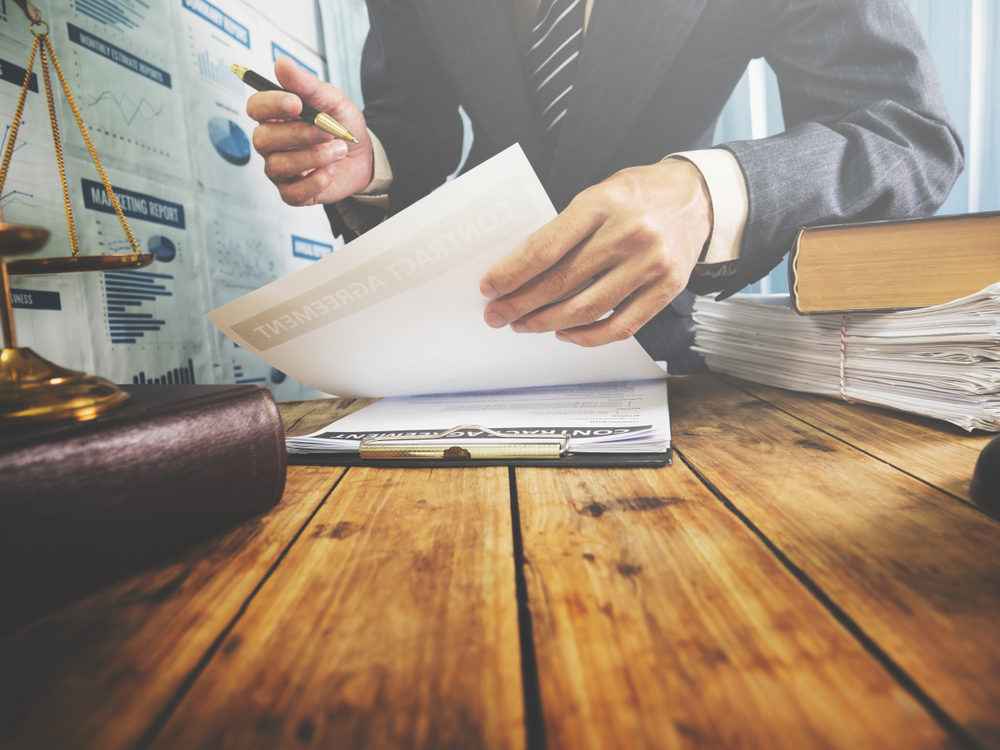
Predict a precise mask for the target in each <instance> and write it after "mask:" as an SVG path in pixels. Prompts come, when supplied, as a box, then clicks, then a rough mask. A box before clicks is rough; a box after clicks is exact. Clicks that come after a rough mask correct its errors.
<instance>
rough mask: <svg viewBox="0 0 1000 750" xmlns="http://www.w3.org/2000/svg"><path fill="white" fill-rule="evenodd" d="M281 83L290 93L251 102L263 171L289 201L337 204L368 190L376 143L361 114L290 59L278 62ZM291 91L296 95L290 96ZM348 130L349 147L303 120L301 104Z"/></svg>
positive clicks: (276, 68) (338, 92)
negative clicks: (369, 133) (306, 103)
mask: <svg viewBox="0 0 1000 750" xmlns="http://www.w3.org/2000/svg"><path fill="white" fill-rule="evenodd" d="M274 73H275V76H277V79H278V83H279V84H280V85H281V87H282V88H284V89H287V90H288V91H262V92H259V93H256V94H254V95H252V96H251V97H250V98H249V99H248V100H247V114H248V115H250V117H252V118H253V119H254V120H256V121H257V122H258V123H259V124H258V125H257V127H256V128H254V131H253V145H254V148H255V149H257V153H259V154H260V155H261V156H263V157H264V173H265V174H266V175H267V177H268V179H269V180H271V182H273V183H274V184H275V185H276V186H277V188H278V192H279V193H281V198H282V200H283V201H285V203H288V204H290V205H293V206H311V205H313V204H314V203H333V202H335V201H339V200H342V199H343V198H346V197H347V196H349V195H353V194H354V193H357V192H359V191H361V190H364V189H365V187H367V185H368V183H369V182H370V181H371V176H372V158H373V157H372V144H371V139H370V138H369V137H368V129H367V128H366V126H365V117H364V115H363V114H362V113H361V110H360V109H358V107H357V106H356V105H355V104H354V103H353V102H352V101H351V100H350V99H348V98H347V97H346V96H345V95H344V93H343V92H342V91H341V90H340V89H338V88H336V87H335V86H333V85H331V84H329V83H324V82H322V81H320V80H319V79H318V78H316V77H315V76H313V75H311V74H309V73H308V72H306V71H305V70H303V69H302V68H300V67H299V66H298V65H297V64H295V62H294V61H293V60H291V59H290V58H288V57H281V58H279V59H278V60H277V61H276V62H275V63H274ZM288 92H295V93H294V94H293V93H288ZM303 99H304V100H305V101H307V102H309V104H311V105H312V106H314V107H315V108H316V109H318V110H319V111H320V112H325V113H327V114H328V115H330V117H332V118H333V119H335V120H336V121H337V122H339V123H340V124H341V125H343V126H344V127H345V128H347V129H348V130H349V131H351V133H352V134H353V135H354V137H355V138H357V139H358V141H359V143H348V142H347V141H343V140H340V139H339V138H335V137H334V136H332V135H330V134H329V133H325V132H324V131H322V130H320V129H319V128H317V127H315V126H314V125H311V124H309V123H307V122H304V121H302V120H300V119H298V115H299V114H300V113H301V112H302V100H303Z"/></svg>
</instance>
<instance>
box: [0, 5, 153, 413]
mask: <svg viewBox="0 0 1000 750" xmlns="http://www.w3.org/2000/svg"><path fill="white" fill-rule="evenodd" d="M16 2H17V4H18V5H19V6H20V7H21V8H22V10H24V12H25V14H26V15H27V17H28V20H29V21H30V22H31V26H30V29H31V33H32V35H33V36H34V42H33V44H32V46H31V54H30V56H29V58H28V65H27V69H26V72H25V75H24V84H23V85H22V86H21V94H20V97H19V98H18V101H17V108H16V110H15V112H14V122H13V124H12V125H11V128H10V135H9V137H8V139H7V145H6V147H5V148H4V154H3V161H2V163H0V194H2V191H3V185H4V182H5V181H6V178H7V171H8V169H9V167H10V161H11V156H12V155H13V153H14V143H15V141H16V140H17V132H18V128H19V127H20V125H21V116H22V114H23V111H24V103H25V99H26V95H27V93H28V89H29V83H30V81H31V71H32V68H33V67H34V62H35V56H36V54H37V55H38V56H39V57H40V58H41V68H42V78H43V80H44V82H45V96H46V101H47V104H48V111H49V122H50V124H51V128H52V142H53V144H54V146H55V152H56V161H57V163H58V166H59V178H60V181H61V182H62V192H63V200H64V202H65V206H66V226H67V228H68V230H69V241H70V248H71V250H72V255H70V256H66V257H60V258H37V259H33V258H20V257H18V258H17V259H16V260H11V261H9V262H8V260H7V259H8V257H15V256H22V255H30V254H32V253H35V252H37V251H38V250H40V249H41V248H42V247H43V246H44V245H45V243H46V242H47V241H48V239H49V230H47V229H45V228H43V227H37V226H30V225H26V224H10V223H7V222H5V221H3V216H2V213H0V294H2V295H3V300H2V305H0V323H2V328H3V350H2V352H0V427H7V426H10V425H13V424H20V423H26V422H31V421H34V420H54V419H76V420H85V419H92V418H94V417H96V416H98V415H99V414H101V413H103V412H104V411H106V410H108V409H110V408H113V407H116V406H119V405H121V404H123V403H125V401H127V400H128V394H127V393H126V392H125V391H123V390H121V389H120V388H119V387H118V386H116V385H115V384H114V383H112V382H111V381H109V380H105V379H104V378H100V377H97V376H94V375H87V374H85V373H82V372H78V371H76V370H69V369H67V368H65V367H60V366H59V365H56V364H54V363H52V362H50V361H48V360H47V359H45V358H43V357H41V356H39V355H38V354H36V353H35V352H34V351H32V350H31V349H29V348H27V347H18V345H17V337H16V335H15V333H14V311H13V303H12V300H11V285H10V277H11V276H12V275H14V276H16V275H25V276H33V275H39V274H51V273H72V272H77V271H111V270H115V269H124V268H142V267H143V266H147V265H149V264H150V263H151V262H152V261H153V260H154V259H155V258H156V256H155V255H152V254H144V253H141V252H139V247H138V243H137V242H136V239H135V235H133V234H132V230H131V228H130V227H129V225H128V221H127V220H126V219H125V214H124V213H123V211H122V208H121V205H120V204H119V202H118V198H117V197H116V196H115V193H114V190H113V189H112V187H111V183H110V181H109V180H108V177H107V174H105V172H104V168H103V167H102V166H101V160H100V159H99V158H98V156H97V151H96V150H95V149H94V144H93V143H92V141H91V139H90V135H89V134H88V133H87V128H86V126H85V125H84V123H83V118H82V117H81V116H80V110H79V108H78V107H77V105H76V101H75V100H74V99H73V95H72V93H71V92H70V89H69V86H68V85H67V83H66V78H65V76H64V75H63V71H62V68H61V67H60V65H59V60H58V58H57V57H56V53H55V50H54V49H53V47H52V42H51V40H50V39H49V26H48V24H47V23H46V22H45V21H43V20H42V17H41V13H40V12H39V10H38V9H37V8H36V7H35V6H33V5H32V4H31V3H29V2H27V0H16ZM49 60H51V62H52V67H53V68H54V69H55V71H56V75H57V76H58V78H59V83H60V84H61V85H62V89H63V92H64V93H65V95H66V101H67V103H68V104H69V106H70V109H71V110H72V111H73V117H74V118H75V120H76V124H77V126H78V127H79V129H80V133H81V134H82V135H83V140H84V143H86V145H87V150H88V151H89V152H90V157H91V159H92V160H93V162H94V166H95V167H96V168H97V172H98V174H99V175H100V177H101V182H102V183H103V184H104V189H105V190H106V191H107V194H108V198H109V199H110V201H111V205H112V206H113V207H114V210H115V213H116V214H117V215H118V221H119V222H120V223H121V226H122V229H123V230H124V231H125V237H126V238H127V239H128V243H129V245H130V247H131V249H132V252H131V253H130V254H124V255H81V254H80V249H79V244H78V241H77V236H76V226H75V224H74V222H73V209H72V206H71V204H70V199H69V190H68V187H67V181H66V167H65V164H64V160H63V153H62V142H61V139H60V137H59V124H58V121H57V118H56V108H55V99H54V97H53V94H52V85H51V81H50V77H49V64H48V63H49Z"/></svg>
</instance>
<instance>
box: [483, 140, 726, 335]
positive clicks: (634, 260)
mask: <svg viewBox="0 0 1000 750" xmlns="http://www.w3.org/2000/svg"><path fill="white" fill-rule="evenodd" d="M711 225H712V209H711V201H710V198H709V194H708V188H707V187H706V186H705V182H704V179H703V178H702V176H701V172H699V171H698V168H697V167H695V166H694V164H692V163H691V162H688V161H686V160H684V159H665V160H664V161H661V162H659V163H657V164H651V165H648V166H641V167H630V168H628V169H623V170H622V171H620V172H617V173H616V174H614V175H612V176H611V177H609V178H608V179H606V180H604V181H603V182H601V183H599V184H597V185H594V186H593V187H590V188H587V189H586V190H584V191H583V192H581V193H580V194H579V195H577V196H576V197H575V198H574V199H573V200H572V202H571V203H570V204H569V206H567V207H566V209H565V210H564V211H563V212H562V213H560V214H559V215H558V216H556V218H554V219H553V220H552V221H550V222H549V223H548V224H546V225H545V226H543V227H541V228H540V229H538V230H537V231H535V232H533V233H532V234H531V235H529V236H528V237H527V238H526V239H525V240H524V241H523V242H522V243H521V244H520V245H518V246H517V247H516V248H515V249H514V250H513V251H511V253H509V254H508V255H507V256H506V257H504V258H503V259H502V260H501V261H500V262H499V263H497V264H496V265H495V266H493V268H491V269H490V270H489V271H488V272H487V273H486V275H485V276H484V277H483V279H482V281H481V283H480V291H481V292H482V293H483V294H484V295H485V296H486V297H488V298H490V299H491V300H492V301H491V302H490V303H489V304H488V305H487V306H486V311H485V313H484V318H485V320H486V323H487V324H488V325H490V326H492V327H493V328H500V327H502V326H504V325H508V324H509V325H510V326H511V328H512V329H513V330H515V331H518V332H528V331H532V332H542V331H555V332H556V336H557V337H558V338H559V339H562V340H563V341H571V342H573V343H575V344H580V345H581V346H599V345H601V344H607V343H609V342H611V341H618V340H621V339H626V338H628V337H630V336H632V335H634V334H635V332H636V331H638V330H639V328H641V327H642V325H643V324H644V323H646V322H647V321H649V320H650V319H651V318H652V317H653V316H654V315H656V313H658V312H659V311H660V310H662V309H663V308H664V307H665V306H666V305H667V304H668V303H669V302H670V301H671V300H672V299H673V298H674V297H676V296H677V295H678V294H679V293H680V292H681V291H682V290H683V289H684V287H685V286H686V285H687V282H688V278H689V277H690V275H691V271H692V270H693V269H694V267H695V264H696V263H697V262H698V257H699V255H700V254H701V251H702V248H703V246H704V244H705V242H706V240H707V238H708V235H709V231H710V229H711ZM609 313H610V314H609Z"/></svg>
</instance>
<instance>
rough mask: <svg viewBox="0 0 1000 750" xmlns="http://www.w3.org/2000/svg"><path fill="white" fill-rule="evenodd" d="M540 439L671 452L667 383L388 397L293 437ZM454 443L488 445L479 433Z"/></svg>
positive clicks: (345, 442) (353, 441)
mask: <svg viewBox="0 0 1000 750" xmlns="http://www.w3.org/2000/svg"><path fill="white" fill-rule="evenodd" d="M468 424H473V425H480V426H483V427H487V428H488V429H490V430H494V431H500V432H516V433H521V434H531V435H538V436H546V435H566V436H568V437H569V449H570V451H572V452H574V453H586V452H601V453H637V452H648V453H665V452H666V451H667V449H668V448H669V447H670V415H669V413H668V411H667V388H666V382H665V381H663V380H645V381H641V382H620V383H594V384H589V385H574V386H554V387H546V388H522V389H519V390H505V391H499V392H497V391H486V392H477V393H461V394H443V395H436V396H413V397H403V398H385V399H382V400H381V401H378V402H376V403H374V404H372V405H370V406H366V407H365V408H364V409H361V410H359V411H356V412H354V413H353V414H349V415H347V416H346V417H342V418H341V419H338V420H336V421H335V422H332V423H331V424H329V425H327V426H326V427H324V428H323V429H321V430H317V431H316V432H313V433H311V434H309V435H304V436H301V437H291V438H288V440H287V442H288V448H289V450H290V451H292V452H296V453H310V452H341V451H343V452H356V451H357V450H358V447H359V445H360V443H361V440H362V439H364V438H370V437H387V436H400V437H401V436H408V437H421V438H422V437H426V436H428V435H431V434H434V433H438V432H442V431H444V430H450V429H451V428H452V427H457V426H460V425H468ZM448 440H451V441H455V440H458V441H460V442H462V443H467V442H488V441H489V437H488V435H487V434H486V433H482V432H478V431H476V430H463V431H460V432H458V433H455V432H452V433H450V435H449V437H448V438H447V439H445V440H443V441H442V442H448Z"/></svg>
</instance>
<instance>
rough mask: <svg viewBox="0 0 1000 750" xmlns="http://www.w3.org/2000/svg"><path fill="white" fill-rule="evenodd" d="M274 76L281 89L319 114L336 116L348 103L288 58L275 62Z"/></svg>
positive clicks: (336, 89) (338, 92) (337, 92)
mask: <svg viewBox="0 0 1000 750" xmlns="http://www.w3.org/2000/svg"><path fill="white" fill-rule="evenodd" d="M274 75H275V77H276V78H277V79H278V85H280V86H281V88H283V89H285V90H286V91H290V92H292V93H293V94H297V95H298V97H299V98H300V99H302V100H303V101H305V102H308V103H309V104H311V105H312V106H314V107H315V108H316V109H318V110H319V111H320V112H326V113H328V114H331V115H336V113H337V111H338V110H340V109H342V108H343V106H344V104H345V103H346V102H347V101H348V100H347V97H346V96H344V94H343V92H342V91H340V89H338V88H336V87H335V86H333V85H332V84H329V83H326V82H324V81H321V80H319V79H318V78H317V77H316V76H314V75H313V74H312V73H310V72H309V71H307V70H305V69H304V68H302V67H301V66H300V65H298V64H297V63H296V62H295V61H294V60H292V58H290V57H279V58H278V59H277V60H275V62H274Z"/></svg>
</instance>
